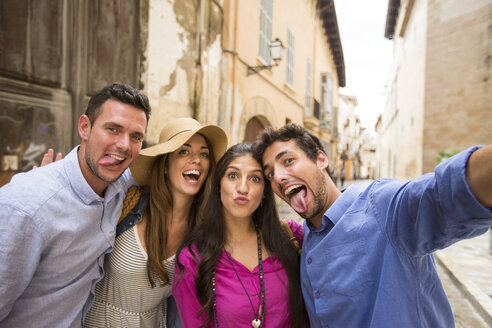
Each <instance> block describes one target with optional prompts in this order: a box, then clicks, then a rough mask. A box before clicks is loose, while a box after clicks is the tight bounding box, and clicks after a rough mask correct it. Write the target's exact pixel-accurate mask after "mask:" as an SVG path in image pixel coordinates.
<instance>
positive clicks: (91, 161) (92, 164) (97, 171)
mask: <svg viewBox="0 0 492 328" xmlns="http://www.w3.org/2000/svg"><path fill="white" fill-rule="evenodd" d="M89 141H90V140H87V146H86V147H85V162H86V163H87V166H88V167H89V170H90V171H91V172H92V174H94V175H95V176H96V177H97V178H98V179H100V180H102V181H104V182H108V183H111V182H113V181H116V180H118V179H119V178H120V177H121V175H122V174H123V172H125V170H122V171H121V173H120V174H119V175H118V176H117V177H116V178H114V179H111V178H108V177H105V176H104V175H103V174H102V173H101V170H100V169H99V166H98V165H97V163H96V161H95V160H94V159H93V158H92V156H91V153H90V150H91V147H90V142H89Z"/></svg>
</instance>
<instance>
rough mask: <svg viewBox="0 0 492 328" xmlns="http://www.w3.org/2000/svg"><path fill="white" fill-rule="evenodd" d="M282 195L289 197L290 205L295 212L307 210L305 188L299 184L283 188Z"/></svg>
mask: <svg viewBox="0 0 492 328" xmlns="http://www.w3.org/2000/svg"><path fill="white" fill-rule="evenodd" d="M284 196H285V197H287V198H288V199H289V203H290V206H291V207H292V208H293V209H294V211H296V212H297V213H304V212H306V210H307V203H308V198H307V189H306V186H304V185H301V184H295V185H291V186H289V187H288V188H286V189H285V190H284Z"/></svg>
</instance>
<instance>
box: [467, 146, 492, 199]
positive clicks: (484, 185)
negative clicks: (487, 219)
mask: <svg viewBox="0 0 492 328" xmlns="http://www.w3.org/2000/svg"><path fill="white" fill-rule="evenodd" d="M466 181H467V182H468V186H469V187H470V190H471V191H472V193H473V194H474V195H475V197H476V198H477V200H478V201H479V202H480V203H481V204H482V205H483V206H485V207H492V145H488V146H486V147H483V148H480V149H478V150H476V151H474V152H473V153H472V154H471V155H470V158H469V159H468V163H467V164H466Z"/></svg>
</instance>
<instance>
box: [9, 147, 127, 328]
mask: <svg viewBox="0 0 492 328" xmlns="http://www.w3.org/2000/svg"><path fill="white" fill-rule="evenodd" d="M77 150H78V147H77V148H75V149H73V150H72V151H71V152H70V153H69V154H68V155H67V156H66V157H65V158H64V159H62V160H61V161H59V162H56V163H53V164H51V165H47V166H43V167H40V168H37V169H36V170H32V171H29V172H26V173H20V174H17V175H15V176H14V177H13V178H12V180H11V182H10V183H9V184H7V185H5V186H4V187H2V188H0V327H64V328H66V327H81V326H82V321H83V317H84V316H85V314H86V313H87V311H88V309H89V307H90V306H91V304H92V302H93V299H94V286H95V284H96V282H97V281H98V280H99V279H101V277H102V275H103V257H104V254H106V253H109V252H110V251H111V250H112V246H113V243H114V238H115V227H116V223H117V220H118V217H119V214H120V213H121V208H122V204H123V200H124V198H125V196H126V192H127V190H128V188H129V187H130V186H131V185H132V184H134V180H133V178H132V177H131V174H130V171H129V170H126V171H125V172H124V174H123V175H122V176H121V177H120V178H119V179H118V180H117V181H115V182H113V183H111V184H110V185H109V186H108V188H107V189H106V191H105V195H104V198H101V197H99V196H98V195H97V194H96V193H95V192H94V191H93V190H92V188H91V187H90V186H89V185H88V184H87V181H86V180H85V179H84V177H83V175H82V172H81V170H80V166H79V162H78V158H77Z"/></svg>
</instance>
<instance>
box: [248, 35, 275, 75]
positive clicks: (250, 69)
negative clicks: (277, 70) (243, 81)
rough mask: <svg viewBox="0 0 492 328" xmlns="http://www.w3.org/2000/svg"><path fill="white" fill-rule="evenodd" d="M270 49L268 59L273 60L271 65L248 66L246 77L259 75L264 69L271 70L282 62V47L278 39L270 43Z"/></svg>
mask: <svg viewBox="0 0 492 328" xmlns="http://www.w3.org/2000/svg"><path fill="white" fill-rule="evenodd" d="M268 47H269V48H270V58H271V59H272V60H273V63H274V64H273V65H272V64H268V65H259V66H248V75H252V74H256V73H259V72H260V71H262V70H264V69H265V68H266V69H271V68H272V67H273V66H278V64H279V63H280V61H281V60H282V53H283V50H284V45H283V44H282V41H280V39H279V38H276V39H275V40H273V41H270V44H269V46H268Z"/></svg>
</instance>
